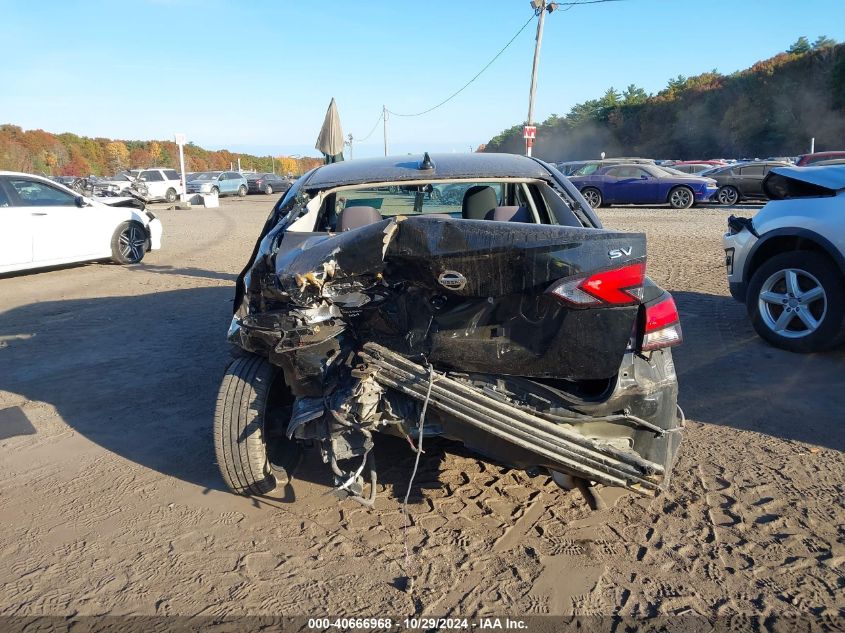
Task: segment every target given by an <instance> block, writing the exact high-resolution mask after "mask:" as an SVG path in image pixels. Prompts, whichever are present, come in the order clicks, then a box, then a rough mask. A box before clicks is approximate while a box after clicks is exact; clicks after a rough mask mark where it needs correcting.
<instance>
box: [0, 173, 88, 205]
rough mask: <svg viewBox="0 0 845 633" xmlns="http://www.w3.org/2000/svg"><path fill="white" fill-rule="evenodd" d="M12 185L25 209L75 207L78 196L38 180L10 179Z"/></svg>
mask: <svg viewBox="0 0 845 633" xmlns="http://www.w3.org/2000/svg"><path fill="white" fill-rule="evenodd" d="M6 182H8V183H9V185H11V187H12V189H13V190H14V192H15V194H16V195H17V197H18V200H19V201H20V206H23V207H75V206H76V196H75V195H73V194H70V193H67V192H66V191H61V190H60V189H54V188H53V187H51V186H50V185H48V184H46V183H43V182H39V181H37V180H28V179H26V178H9V179H8V180H7V181H6Z"/></svg>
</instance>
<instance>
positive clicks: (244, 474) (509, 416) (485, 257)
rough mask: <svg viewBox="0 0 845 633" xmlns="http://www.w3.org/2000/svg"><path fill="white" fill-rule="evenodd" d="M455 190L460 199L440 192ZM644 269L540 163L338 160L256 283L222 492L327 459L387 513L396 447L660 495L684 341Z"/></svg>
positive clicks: (220, 438)
mask: <svg viewBox="0 0 845 633" xmlns="http://www.w3.org/2000/svg"><path fill="white" fill-rule="evenodd" d="M446 185H460V189H461V190H462V192H463V193H462V196H461V197H460V200H451V199H448V198H444V197H441V196H432V195H431V192H432V191H433V190H442V189H443V188H444V186H446ZM645 269H646V240H645V236H644V235H643V234H640V233H625V232H619V231H612V230H606V229H603V228H602V226H601V223H600V221H599V220H598V218H597V217H596V216H595V214H594V212H593V210H592V209H591V208H590V206H589V205H588V204H587V203H586V201H585V200H584V199H583V198H582V197H581V195H580V194H579V193H578V191H577V190H576V189H575V188H574V187H573V186H572V185H571V184H569V183H568V182H567V180H566V178H564V177H563V175H561V174H560V172H558V171H557V170H556V169H555V168H553V167H551V166H549V165H548V164H546V163H544V162H542V161H540V160H537V159H532V158H529V157H524V156H515V155H506V154H468V155H461V154H449V155H435V156H432V157H429V155H428V154H426V155H425V156H421V157H410V156H409V157H403V158H398V159H397V158H383V159H366V160H355V161H352V162H341V163H335V164H331V165H325V166H322V167H318V168H317V169H314V170H313V171H311V172H309V173H307V174H306V175H304V176H302V177H301V178H300V179H299V180H298V181H296V183H295V184H294V185H293V186H292V187H291V189H290V190H289V191H288V192H287V194H286V195H285V196H284V198H283V199H281V200H280V201H279V202H278V203H277V204H276V206H275V208H274V209H273V211H272V213H271V214H270V217H269V218H268V219H267V222H266V224H265V226H264V229H263V231H262V233H261V236H260V238H259V239H258V242H257V244H256V245H255V249H254V251H253V254H252V257H251V259H250V262H249V264H248V265H247V267H246V268H245V269H244V271H243V272H242V273H241V275H240V276H239V278H238V280H237V290H236V296H235V304H234V305H235V314H234V317H233V319H232V324H231V327H230V330H229V340H230V342H232V343H234V344H235V346H237V347H236V351H237V352H238V353H237V354H236V358H235V360H234V361H233V362H232V363H231V364H230V365H229V367H228V369H227V370H226V374H225V376H224V379H223V383H222V385H221V388H220V394H219V398H218V405H217V409H216V412H215V419H214V440H215V451H216V455H217V461H218V464H219V467H220V471H221V473H222V476H223V479H224V480H225V482H226V484H227V485H228V486H229V487H230V488H231V489H232V490H233V491H234V492H236V493H240V494H247V495H249V494H263V493H266V492H268V491H270V490H271V489H273V488H274V487H275V486H276V484H277V483H278V482H284V481H286V480H287V477H288V475H289V473H290V469H291V468H292V466H293V465H295V464H296V463H297V460H298V458H299V454H300V452H301V450H302V449H303V447H310V448H313V449H316V450H317V451H319V455H320V456H321V457H322V460H323V462H324V463H325V464H326V467H327V468H330V469H331V472H332V473H333V476H334V482H335V485H336V487H337V489H338V492H339V493H341V494H343V495H348V496H349V497H351V498H353V499H356V500H358V501H360V502H362V503H365V504H371V503H372V501H373V499H374V497H375V494H376V481H377V466H376V462H375V457H374V454H373V445H374V440H373V437H374V434H375V433H376V432H380V433H387V434H391V435H395V436H400V437H404V438H406V439H407V440H408V444H409V445H410V447H411V450H415V451H417V450H419V447H420V445H421V442H422V440H423V439H424V438H425V437H428V436H431V435H440V436H444V437H447V438H450V439H453V440H457V441H459V442H462V443H463V444H464V445H465V446H467V447H468V448H470V449H471V450H473V451H476V452H478V453H479V454H481V455H483V456H485V457H487V458H489V459H491V460H494V461H496V462H498V463H501V464H505V465H508V466H511V467H514V468H523V469H532V470H535V469H544V470H546V471H548V472H549V473H550V474H552V476H553V477H554V479H555V481H557V482H558V483H559V484H560V485H561V486H564V487H572V486H575V485H578V486H579V487H581V488H582V489H584V486H585V485H586V484H587V483H588V482H595V483H600V484H604V485H608V486H620V487H624V488H627V489H629V490H632V491H635V492H637V493H640V494H642V495H646V496H651V495H654V494H656V493H657V492H658V491H659V490H661V489H662V488H665V487H666V486H667V485H668V481H669V474H670V471H671V468H672V465H673V463H674V460H675V456H676V453H677V450H678V446H679V444H680V440H681V434H680V430H681V426H682V420H681V419H679V417H678V411H679V409H678V408H677V404H676V401H677V379H676V375H675V369H674V365H673V362H672V354H671V350H670V348H671V347H672V346H673V345H677V344H678V343H680V341H681V329H680V324H679V319H678V312H677V310H676V308H675V304H674V301H673V300H672V297H671V296H670V295H669V294H668V293H667V292H665V291H664V290H662V289H661V288H659V287H658V286H657V285H655V284H654V283H653V282H652V281H651V280H650V279H649V278H648V277H646V276H645ZM423 459H424V457H423Z"/></svg>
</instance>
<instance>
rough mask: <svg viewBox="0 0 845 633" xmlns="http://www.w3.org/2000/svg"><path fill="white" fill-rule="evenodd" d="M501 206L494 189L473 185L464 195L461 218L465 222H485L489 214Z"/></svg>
mask: <svg viewBox="0 0 845 633" xmlns="http://www.w3.org/2000/svg"><path fill="white" fill-rule="evenodd" d="M498 205H499V198H498V197H497V196H496V192H495V191H494V190H493V187H490V186H488V185H473V186H472V187H470V188H469V189H467V192H466V193H465V194H464V200H463V203H462V205H461V217H463V219H464V220H483V219H485V217H486V216H487V214H488V213H490V212H491V211H494V210H495V209H496V207H497V206H498Z"/></svg>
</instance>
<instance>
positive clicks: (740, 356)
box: [673, 292, 845, 451]
mask: <svg viewBox="0 0 845 633" xmlns="http://www.w3.org/2000/svg"><path fill="white" fill-rule="evenodd" d="M673 296H674V297H675V300H676V301H677V304H678V308H679V310H680V312H681V324H682V326H683V329H684V343H683V345H682V346H681V347H679V348H677V349H676V350H675V366H676V368H677V371H678V381H679V384H680V396H679V400H680V404H681V406H682V407H683V408H684V412H685V413H686V415H687V417H689V418H691V419H694V420H697V421H699V422H707V423H709V424H718V425H722V426H731V427H734V428H737V429H743V430H748V431H756V432H759V433H766V434H768V435H773V436H776V437H780V438H782V439H787V440H798V441H801V442H807V443H809V444H816V445H819V446H826V447H828V448H833V449H836V450H840V451H843V450H845V425H843V424H842V423H841V421H842V419H843V411H845V390H843V389H842V384H843V383H842V381H843V376H845V348H839V349H838V350H835V351H832V352H827V353H824V354H794V353H792V352H786V351H783V350H780V349H777V348H774V347H772V346H770V345H768V344H767V343H766V342H764V341H763V340H762V339H761V338H760V337H758V336H757V334H756V333H755V332H754V329H753V328H752V327H751V323H750V321H749V320H748V316H747V314H746V311H745V306H744V305H742V304H740V303H738V302H736V301H734V300H733V299H732V298H731V297H728V296H721V295H710V294H704V293H698V292H674V293H673Z"/></svg>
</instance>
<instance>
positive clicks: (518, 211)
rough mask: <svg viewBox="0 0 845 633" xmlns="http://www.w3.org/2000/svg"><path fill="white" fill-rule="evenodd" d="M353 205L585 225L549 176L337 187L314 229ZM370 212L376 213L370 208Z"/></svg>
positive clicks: (331, 223) (335, 221)
mask: <svg viewBox="0 0 845 633" xmlns="http://www.w3.org/2000/svg"><path fill="white" fill-rule="evenodd" d="M465 199H466V200H470V199H475V200H476V201H477V202H476V203H472V202H470V203H469V204H468V205H467V206H469V207H473V208H475V214H474V215H473V213H472V212H470V211H468V212H467V215H466V216H465V214H464V207H465V205H464V201H465ZM353 207H369V208H370V209H374V210H375V211H376V212H377V214H378V215H380V216H381V217H382V218H390V217H395V216H412V215H438V216H441V217H449V218H453V219H466V218H469V219H478V220H494V219H495V220H499V221H507V222H527V223H539V224H559V225H564V226H583V224H582V223H581V222H580V220H579V219H578V217H577V215H576V214H575V213H574V212H573V211H572V209H571V208H570V206H569V204H568V203H567V202H566V200H565V199H564V198H563V197H562V196H561V194H560V192H558V191H556V190H555V189H553V188H552V187H550V186H549V185H548V184H547V183H545V182H491V181H479V182H452V183H449V182H437V183H427V184H401V183H397V184H395V185H388V186H379V187H367V188H349V189H339V190H337V191H336V192H335V193H333V194H331V195H328V196H326V199H325V200H324V202H323V206H322V207H321V209H320V213H319V219H318V220H317V226H316V227H315V229H316V230H317V231H335V230H338V226H339V220H340V218H341V217H342V215H343V213H344V212H345V211H346V210H347V209H350V208H353ZM476 207H477V208H476ZM482 207H483V208H482ZM368 213H371V214H372V211H368ZM373 215H374V214H373Z"/></svg>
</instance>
